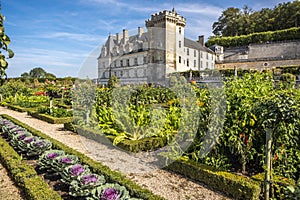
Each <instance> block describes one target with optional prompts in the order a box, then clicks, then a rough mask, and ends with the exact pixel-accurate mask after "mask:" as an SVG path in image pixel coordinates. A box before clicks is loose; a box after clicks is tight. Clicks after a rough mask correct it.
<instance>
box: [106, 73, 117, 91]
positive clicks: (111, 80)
mask: <svg viewBox="0 0 300 200" xmlns="http://www.w3.org/2000/svg"><path fill="white" fill-rule="evenodd" d="M107 86H108V88H110V89H113V88H115V87H119V86H120V80H119V79H118V77H116V76H115V75H112V76H111V77H110V78H109V80H108V82H107Z"/></svg>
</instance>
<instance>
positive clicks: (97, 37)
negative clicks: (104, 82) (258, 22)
mask: <svg viewBox="0 0 300 200" xmlns="http://www.w3.org/2000/svg"><path fill="white" fill-rule="evenodd" d="M280 2H286V1H280V0H263V1H262V0H225V1H220V0H210V1H205V0H26V1H25V0H2V14H3V15H4V16H5V17H6V21H5V23H4V26H5V31H6V33H7V35H8V36H9V37H10V39H11V45H10V48H11V49H12V50H13V51H14V52H15V57H14V58H12V59H9V60H8V61H9V67H8V70H7V75H8V77H18V76H20V75H21V74H22V73H23V72H29V71H30V70H31V69H32V68H35V67H42V68H44V69H45V70H46V71H47V72H50V73H53V74H55V75H56V76H57V77H66V76H73V77H78V76H79V77H86V76H88V77H89V78H95V77H96V76H97V75H96V70H97V64H96V58H97V56H98V55H99V53H100V50H99V49H100V46H101V45H102V44H103V43H104V42H105V40H106V38H107V36H108V34H109V33H112V34H115V33H117V32H122V30H123V29H128V30H129V33H136V32H137V27H139V26H140V27H144V26H145V20H146V19H148V18H150V16H151V14H153V13H156V12H159V11H162V10H171V9H172V8H173V6H174V7H175V10H176V11H177V12H178V13H179V14H180V15H182V16H184V17H185V18H186V20H187V25H186V29H185V33H186V37H188V38H190V39H194V40H196V39H197V37H198V35H205V37H206V38H207V37H209V36H210V35H212V33H211V26H212V24H213V22H214V21H216V20H217V19H218V17H219V16H220V15H221V12H222V11H223V10H225V9H226V8H228V7H237V8H242V7H243V6H244V5H248V6H249V7H251V8H252V9H253V10H259V9H261V8H264V7H268V8H273V7H274V6H275V5H277V4H278V3H280Z"/></svg>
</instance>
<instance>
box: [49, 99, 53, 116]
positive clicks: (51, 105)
mask: <svg viewBox="0 0 300 200" xmlns="http://www.w3.org/2000/svg"><path fill="white" fill-rule="evenodd" d="M52 107H53V100H52V98H51V97H50V105H49V108H50V114H52V112H53V111H52Z"/></svg>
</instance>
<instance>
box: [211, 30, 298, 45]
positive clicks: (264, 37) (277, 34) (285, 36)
mask: <svg viewBox="0 0 300 200" xmlns="http://www.w3.org/2000/svg"><path fill="white" fill-rule="evenodd" d="M298 39H300V27H295V28H289V29H284V30H278V31H268V32H261V33H253V34H249V35H241V36H234V37H218V36H217V37H211V38H209V40H208V41H207V43H206V46H209V47H210V46H213V45H214V44H218V45H221V46H224V47H236V46H245V45H249V44H250V43H253V44H261V43H265V42H276V41H286V40H298Z"/></svg>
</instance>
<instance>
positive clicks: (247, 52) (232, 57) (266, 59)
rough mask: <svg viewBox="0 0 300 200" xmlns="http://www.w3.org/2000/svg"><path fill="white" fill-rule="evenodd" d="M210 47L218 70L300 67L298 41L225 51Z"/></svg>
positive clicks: (252, 45)
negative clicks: (214, 54) (214, 53)
mask: <svg viewBox="0 0 300 200" xmlns="http://www.w3.org/2000/svg"><path fill="white" fill-rule="evenodd" d="M216 47H217V48H223V47H220V46H218V45H214V46H212V47H210V48H211V49H212V50H213V51H214V52H216V68H218V69H233V68H234V67H237V68H238V69H256V70H259V69H268V68H274V67H279V66H291V65H300V40H297V41H283V42H273V43H265V44H250V45H248V46H244V47H235V48H227V49H219V50H220V51H217V49H216Z"/></svg>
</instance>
